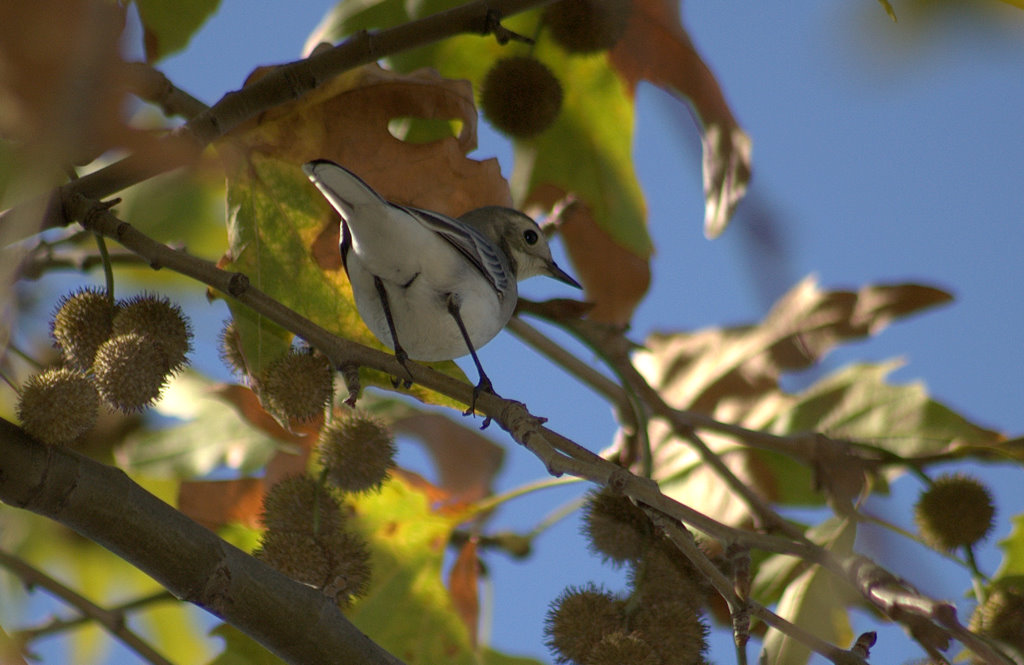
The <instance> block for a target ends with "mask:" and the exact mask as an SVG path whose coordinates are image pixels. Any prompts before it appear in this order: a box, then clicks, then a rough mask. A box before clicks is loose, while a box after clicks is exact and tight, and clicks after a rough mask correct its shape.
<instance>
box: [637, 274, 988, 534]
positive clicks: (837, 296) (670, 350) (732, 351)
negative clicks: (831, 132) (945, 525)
mask: <svg viewBox="0 0 1024 665" xmlns="http://www.w3.org/2000/svg"><path fill="white" fill-rule="evenodd" d="M948 299H949V295H948V294H946V293H945V292H943V291H940V290H938V289H934V288H931V287H926V286H918V285H906V284H904V285H892V286H888V285H880V286H866V287H864V288H862V289H861V290H860V291H858V292H850V291H822V290H821V289H820V288H819V287H818V286H817V284H815V282H814V281H813V280H811V279H806V280H804V281H803V282H801V283H800V284H798V285H797V286H796V287H794V288H793V289H792V290H791V291H790V292H789V293H787V294H786V295H784V296H783V297H782V298H781V299H780V300H779V302H778V303H776V305H775V306H774V307H773V308H772V310H771V312H769V314H768V315H767V316H766V317H765V319H764V321H762V322H761V323H759V324H757V325H750V326H739V327H734V328H724V329H722V328H713V329H707V330H702V331H697V332H695V333H675V334H656V335H652V336H651V337H649V338H648V339H647V340H646V342H645V344H644V346H645V350H644V351H641V352H638V353H636V354H635V355H634V362H635V364H636V366H637V367H638V369H640V371H641V372H642V373H643V374H644V375H645V376H646V377H647V379H648V380H649V381H650V382H651V384H652V385H653V386H655V387H656V388H657V389H658V391H659V393H660V394H661V395H662V397H663V398H664V399H665V400H666V401H667V402H668V403H669V404H671V405H672V406H674V407H677V408H682V409H692V410H695V411H700V412H703V413H708V414H711V415H713V416H714V417H716V418H718V419H719V420H722V421H725V422H730V423H736V424H739V425H743V426H745V427H748V428H750V429H770V430H772V431H775V432H776V433H780V434H784V433H794V432H825V433H832V432H833V431H834V430H835V429H836V428H837V427H839V425H852V422H846V420H848V419H852V418H855V417H857V413H856V411H855V409H856V407H855V406H851V407H850V413H849V414H848V416H847V417H846V419H844V418H843V416H842V415H841V414H840V413H838V412H836V413H830V414H828V415H826V414H824V413H817V414H816V415H812V414H811V411H810V409H806V408H805V409H803V410H799V407H801V406H802V405H803V404H804V400H803V397H804V396H793V395H789V394H786V393H785V392H784V391H783V390H782V389H781V388H780V386H779V379H780V377H781V376H782V375H783V374H784V373H786V372H788V371H793V370H800V369H804V368H806V367H809V366H812V365H813V364H814V363H815V362H817V361H818V360H819V359H820V358H822V357H823V356H824V355H825V354H827V353H828V352H829V351H830V350H831V349H832V348H834V347H835V346H836V345H838V344H839V343H841V342H843V341H845V340H848V339H857V338H861V337H864V336H867V335H871V334H875V333H877V332H879V331H881V330H882V329H883V328H885V326H887V325H888V324H889V323H890V322H892V321H893V320H894V319H895V318H897V317H900V316H905V315H908V314H912V313H914V312H917V311H920V310H922V309H925V308H927V307H930V306H932V305H935V304H938V303H942V302H945V301H946V300H948ZM848 380H849V384H848V385H846V387H845V394H846V395H848V396H849V397H850V400H851V401H850V402H848V404H855V405H856V406H859V407H861V408H862V409H866V407H867V406H868V404H869V403H870V404H871V405H872V407H873V408H871V409H867V410H865V411H864V412H863V413H861V414H860V418H861V427H859V428H854V429H853V430H850V429H849V428H847V427H844V428H840V429H838V430H837V431H835V433H836V435H842V436H855V435H856V436H863V437H867V436H870V437H874V438H878V437H883V436H884V437H890V438H891V437H897V439H895V440H897V441H898V440H899V439H900V438H902V437H905V436H906V435H908V434H909V435H911V436H916V437H917V439H918V442H919V444H920V445H921V446H923V447H928V446H931V449H935V448H936V447H937V446H938V445H942V446H946V445H948V443H949V438H947V439H946V443H943V444H936V443H935V442H934V441H933V439H934V438H935V437H937V436H942V435H946V434H953V433H954V432H958V433H960V434H961V435H962V436H963V438H965V439H966V440H969V441H974V442H985V441H990V440H991V439H990V436H991V435H992V434H993V433H985V432H983V431H980V430H979V429H977V428H973V426H969V424H966V421H963V419H960V423H961V425H962V427H960V428H959V429H957V427H956V418H958V416H956V415H955V414H952V412H950V411H949V410H948V409H945V410H944V407H941V406H940V405H937V404H935V403H933V402H930V401H929V400H928V399H927V396H926V395H924V393H923V391H921V390H920V388H918V389H917V390H916V391H915V390H914V389H913V388H906V389H902V391H901V389H897V388H893V387H890V386H886V385H885V384H884V373H883V374H882V375H881V376H879V375H877V374H871V373H862V374H859V375H851V376H849V377H848ZM883 388H884V391H883ZM811 390H813V388H812V389H811ZM908 391H909V392H908ZM811 394H813V393H810V392H809V391H805V395H811ZM854 395H857V396H859V397H858V398H857V399H859V402H858V401H855V400H854ZM897 396H899V397H901V398H902V401H900V402H898V403H894V402H891V400H893V399H895V398H896V397H897ZM808 399H810V397H809V396H808ZM872 400H874V401H872ZM887 400H890V401H887ZM914 409H916V410H917V412H916V415H915V412H914ZM801 413H804V414H807V416H808V417H807V418H806V419H803V420H800V421H799V422H797V421H795V418H796V416H797V415H798V414H801ZM914 418H916V420H913V419H914ZM901 423H902V425H901ZM869 429H871V430H872V431H871V433H870V434H869V433H868V430H869ZM648 436H649V439H650V441H651V447H652V453H653V456H654V467H655V478H656V479H657V480H658V481H659V483H660V485H661V487H662V490H663V491H665V492H666V493H668V494H669V495H671V496H673V497H675V498H677V499H679V500H680V501H683V502H684V503H687V504H688V505H690V506H692V507H694V508H696V509H698V510H701V511H702V512H705V513H706V514H709V515H713V516H715V517H716V519H719V520H723V521H726V522H728V523H732V524H739V523H742V522H743V521H744V520H745V519H747V518H748V517H749V513H748V508H747V506H746V503H745V502H744V501H743V500H742V499H740V498H739V497H738V496H737V495H736V493H735V492H734V491H733V490H732V489H731V488H729V487H728V486H726V485H725V484H724V483H722V481H721V479H720V478H719V477H718V475H717V473H715V471H714V470H713V469H711V468H710V467H709V466H708V465H706V464H704V463H703V462H702V461H701V458H700V456H699V455H698V454H697V453H696V452H695V451H694V450H693V449H692V446H691V445H690V443H689V442H688V441H686V440H685V439H682V438H679V437H678V436H676V435H675V433H674V432H673V431H672V430H671V428H670V427H669V426H668V424H667V423H665V422H664V421H662V420H659V419H654V420H652V421H651V423H650V425H649V427H648ZM701 436H702V437H703V439H704V440H705V442H706V443H707V445H708V446H709V447H710V448H711V449H712V450H713V451H714V452H716V453H717V454H719V455H721V457H722V461H723V462H724V463H725V464H726V465H727V466H728V467H729V468H730V469H731V470H732V471H733V473H734V474H735V475H736V476H737V477H738V478H739V479H740V480H741V481H742V482H743V483H744V484H746V485H747V486H748V487H750V488H752V489H753V490H754V491H756V492H758V493H759V494H760V495H761V496H762V497H764V498H766V499H768V500H774V501H781V502H796V503H818V502H821V501H822V500H823V495H822V494H820V493H819V492H817V491H815V488H814V482H813V479H812V475H811V464H810V462H811V461H812V460H811V459H809V458H805V459H802V460H800V461H798V460H794V459H792V458H791V457H786V456H782V455H769V454H764V453H761V452H757V453H755V452H753V451H751V450H750V449H749V448H748V447H747V446H745V445H743V444H741V443H740V442H737V441H736V440H734V439H733V438H731V437H727V436H724V435H720V434H715V433H711V432H706V433H702V434H701ZM837 481H838V479H837Z"/></svg>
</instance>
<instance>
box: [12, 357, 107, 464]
mask: <svg viewBox="0 0 1024 665" xmlns="http://www.w3.org/2000/svg"><path fill="white" fill-rule="evenodd" d="M98 409H99V396H98V395H97V394H96V387H95V386H94V385H93V383H92V381H90V380H89V379H88V377H86V376H85V375H84V374H81V373H80V372H77V371H75V370H72V369H70V368H67V367H52V368H50V369H44V370H43V371H41V372H39V373H38V374H34V375H32V376H31V377H29V379H28V381H26V382H25V384H24V385H23V386H22V387H21V394H20V396H19V399H18V419H19V420H20V421H21V424H22V427H24V428H25V431H26V432H28V433H29V434H31V435H32V436H34V437H35V438H37V439H39V440H40V441H42V442H44V443H51V444H55V445H63V444H68V443H71V442H72V441H74V440H75V439H77V438H78V437H79V436H81V435H82V434H85V433H86V432H87V431H89V430H90V429H92V427H93V425H95V424H96V414H97V411H98Z"/></svg>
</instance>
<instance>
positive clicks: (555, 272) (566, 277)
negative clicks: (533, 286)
mask: <svg viewBox="0 0 1024 665" xmlns="http://www.w3.org/2000/svg"><path fill="white" fill-rule="evenodd" d="M548 276H550V277H553V278H555V279H557V280H558V281H559V282H563V283H565V284H568V285H569V286H575V287H576V288H577V289H582V288H583V286H581V285H580V283H579V282H577V281H576V280H575V279H573V278H572V275H570V274H569V273H567V272H565V271H564V270H562V269H561V268H559V267H558V264H557V263H555V262H554V261H552V262H550V263H548Z"/></svg>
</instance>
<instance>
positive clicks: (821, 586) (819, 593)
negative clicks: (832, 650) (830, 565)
mask: <svg viewBox="0 0 1024 665" xmlns="http://www.w3.org/2000/svg"><path fill="white" fill-rule="evenodd" d="M836 521H838V520H836ZM830 529H831V527H830ZM856 532H857V529H856V524H855V523H854V522H852V521H850V520H842V521H841V523H840V524H839V525H838V530H837V531H835V532H834V533H833V535H832V537H831V540H830V541H829V542H828V543H827V544H826V549H827V550H829V551H830V552H834V553H839V554H847V553H850V552H851V551H852V549H853V541H854V538H855V536H856ZM856 597H857V596H856V592H855V591H854V589H852V588H851V587H850V586H849V585H847V584H846V583H845V582H843V581H841V580H840V579H839V578H837V577H836V576H835V575H833V574H832V573H831V572H829V571H827V570H825V569H823V568H821V567H820V566H814V567H812V568H808V569H807V570H805V571H803V572H802V573H800V575H799V576H798V577H797V578H796V579H795V580H794V581H793V582H791V583H790V584H789V585H788V586H787V587H786V590H785V592H784V593H783V594H782V598H781V600H779V606H778V608H777V614H778V615H779V616H781V617H783V618H784V619H788V620H789V621H790V622H791V623H794V624H796V625H797V626H800V627H801V628H802V629H804V630H806V631H809V632H810V633H812V634H814V635H816V636H818V637H820V638H821V639H823V640H826V641H828V642H831V643H832V644H836V645H847V644H850V643H851V642H852V641H853V630H852V628H851V627H850V618H849V615H848V614H847V611H846V605H847V603H848V602H850V601H851V600H852V599H854V598H856ZM764 652H765V653H766V654H767V656H768V658H767V661H766V662H767V663H768V665H804V664H805V663H807V660H808V659H809V658H810V655H811V652H810V649H808V648H807V647H806V646H804V645H803V643H801V642H799V641H798V640H794V639H792V638H791V637H789V636H788V635H786V634H784V633H782V632H780V631H778V630H776V629H774V628H769V629H768V632H767V633H766V634H765V637H764Z"/></svg>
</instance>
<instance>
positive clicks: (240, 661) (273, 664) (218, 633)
mask: <svg viewBox="0 0 1024 665" xmlns="http://www.w3.org/2000/svg"><path fill="white" fill-rule="evenodd" d="M210 635H213V636H214V637H219V638H221V639H223V640H224V650H223V651H221V652H220V653H219V654H218V655H217V657H216V658H214V659H213V660H211V661H210V665H284V661H283V660H281V659H280V658H278V657H277V656H275V655H274V654H272V653H270V652H269V651H267V649H266V647H264V646H263V645H262V644H260V643H259V642H257V641H256V640H254V639H252V638H251V637H249V636H248V635H246V634H245V633H243V632H242V631H240V630H238V629H237V628H235V627H234V626H232V625H231V624H227V623H222V624H221V625H219V626H217V627H216V628H214V629H213V630H211V631H210Z"/></svg>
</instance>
